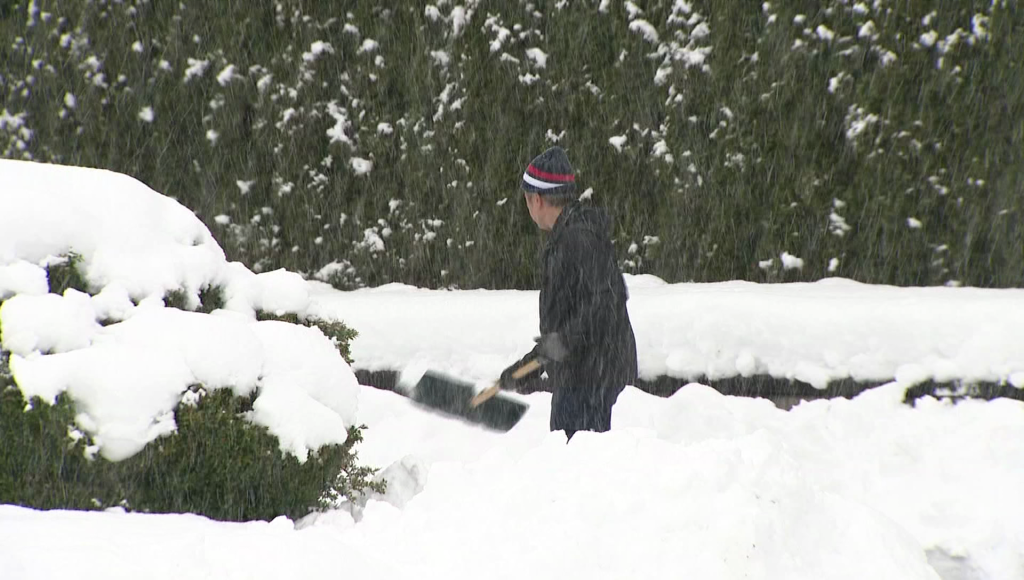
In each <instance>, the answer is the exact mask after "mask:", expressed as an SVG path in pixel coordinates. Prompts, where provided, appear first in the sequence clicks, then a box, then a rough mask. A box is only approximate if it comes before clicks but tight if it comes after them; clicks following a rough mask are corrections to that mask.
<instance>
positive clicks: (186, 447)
mask: <svg viewBox="0 0 1024 580" xmlns="http://www.w3.org/2000/svg"><path fill="white" fill-rule="evenodd" d="M193 392H195V393H197V394H198V393H202V392H203V391H202V389H200V388H198V387H196V388H194V389H193ZM250 406H251V401H250V400H249V399H248V398H244V397H235V396H233V395H232V394H231V392H230V391H229V390H225V389H221V390H216V391H213V392H212V393H209V394H205V395H203V396H201V397H198V403H195V404H187V403H182V404H181V405H179V406H178V408H177V409H176V410H175V421H176V423H177V427H178V428H177V432H176V433H174V434H172V435H170V436H167V437H162V438H160V439H157V440H156V441H153V442H151V443H150V444H149V445H148V446H146V447H145V448H144V449H143V450H142V451H141V452H139V453H138V454H136V455H134V456H132V457H130V458H128V459H126V460H124V461H120V462H116V463H115V462H110V461H107V460H106V459H104V458H102V456H99V455H96V454H95V448H94V447H91V444H92V442H91V440H90V438H89V437H88V436H86V435H84V434H82V433H81V432H80V431H78V430H77V429H76V428H75V427H74V415H75V410H74V405H73V403H72V402H71V401H70V400H69V399H68V398H67V397H66V396H64V395H61V396H60V397H58V399H57V401H56V402H55V404H53V405H50V404H47V403H46V402H44V401H42V400H40V399H38V398H34V399H33V400H32V401H31V402H30V403H28V404H27V403H26V402H25V400H24V398H23V397H22V395H21V391H20V390H19V389H18V388H17V387H13V386H9V387H6V388H3V390H2V391H0V440H2V441H4V445H3V446H0V503H10V504H19V505H25V506H30V507H35V508H41V509H48V508H68V509H97V508H104V507H109V506H115V505H119V506H123V507H126V508H127V509H130V510H134V511H142V512H155V513H164V512H176V513H178V512H189V513H197V514H202V515H205V516H207V517H210V518H213V519H218V520H232V521H246V520H253V519H263V520H269V519H273V518H275V517H277V516H279V515H285V516H288V517H290V518H293V519H294V518H298V517H302V516H304V515H306V514H308V513H309V512H310V511H312V510H317V509H322V508H324V507H327V506H328V505H329V504H330V503H331V502H333V501H335V500H337V499H338V498H339V497H342V496H344V497H348V498H356V497H358V496H359V495H360V494H362V493H364V492H367V491H383V484H382V483H380V482H374V481H372V480H371V478H372V476H373V474H374V470H373V469H371V468H369V467H365V466H362V465H359V464H358V463H357V455H356V452H355V446H356V445H357V444H358V443H359V442H360V441H361V440H362V436H361V429H360V428H358V427H354V426H353V427H351V428H349V432H348V440H347V441H346V442H345V443H344V444H343V445H328V446H324V447H322V448H321V449H319V450H318V451H316V452H315V453H311V454H310V456H309V458H308V459H307V460H306V461H305V462H304V463H300V462H299V461H298V459H297V458H295V457H294V456H293V455H290V454H283V453H282V452H281V451H280V449H279V446H278V440H277V438H276V437H274V436H273V435H271V434H270V433H269V432H268V431H267V430H266V428H264V427H260V426H256V425H253V424H252V423H250V422H249V421H248V420H246V419H245V417H244V415H245V413H246V411H248V410H250Z"/></svg>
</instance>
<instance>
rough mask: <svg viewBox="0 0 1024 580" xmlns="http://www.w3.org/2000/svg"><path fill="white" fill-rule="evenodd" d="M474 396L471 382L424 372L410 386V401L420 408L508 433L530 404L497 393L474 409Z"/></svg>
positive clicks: (474, 391)
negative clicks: (411, 386)
mask: <svg viewBox="0 0 1024 580" xmlns="http://www.w3.org/2000/svg"><path fill="white" fill-rule="evenodd" d="M474 395H476V389H475V386H474V384H473V383H470V382H468V381H463V380H459V379H456V378H454V377H450V376H448V375H444V374H441V373H437V372H434V371H427V372H426V373H424V374H423V376H422V377H421V378H420V380H419V381H418V382H417V383H416V386H415V387H413V389H412V391H411V393H410V398H411V399H412V400H413V401H415V402H416V403H419V404H420V405H422V406H424V407H427V408H429V409H432V410H436V411H440V412H441V413H444V414H445V415H449V416H451V417H456V418H460V419H463V420H465V421H469V422H470V423H474V424H477V425H482V426H484V427H487V428H489V429H493V430H495V431H508V430H509V429H511V428H512V427H514V426H515V425H516V423H518V422H519V420H520V419H522V418H523V415H524V414H525V413H526V410H527V409H529V405H527V404H526V403H523V402H522V401H517V400H515V399H513V398H512V397H509V396H508V395H504V394H502V393H498V394H497V395H495V396H493V397H491V398H490V399H488V400H486V401H484V402H483V403H481V404H480V405H479V406H477V407H472V406H471V405H470V404H469V402H470V401H471V400H472V399H473V396H474Z"/></svg>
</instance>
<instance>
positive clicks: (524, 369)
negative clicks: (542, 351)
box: [469, 359, 540, 409]
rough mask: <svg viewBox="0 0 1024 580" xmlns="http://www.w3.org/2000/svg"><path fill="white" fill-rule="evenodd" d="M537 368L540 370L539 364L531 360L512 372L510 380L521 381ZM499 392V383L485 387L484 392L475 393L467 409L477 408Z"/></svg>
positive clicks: (535, 360)
mask: <svg viewBox="0 0 1024 580" xmlns="http://www.w3.org/2000/svg"><path fill="white" fill-rule="evenodd" d="M539 368H540V363H539V362H538V361H537V359H533V360H531V361H530V362H528V363H526V364H524V365H523V366H521V367H519V368H517V369H516V370H515V371H513V372H512V378H513V379H521V378H523V377H525V376H526V375H528V374H530V373H532V372H533V371H535V370H537V369H539ZM500 390H501V383H500V382H495V383H494V384H493V385H491V386H489V387H487V388H486V389H484V390H482V391H480V392H479V393H477V394H476V396H475V397H473V398H472V399H471V400H470V401H469V407H470V408H471V409H475V408H477V407H479V406H480V405H481V404H483V403H484V402H485V401H487V400H488V399H490V398H491V397H493V396H494V395H497V394H498V391H500Z"/></svg>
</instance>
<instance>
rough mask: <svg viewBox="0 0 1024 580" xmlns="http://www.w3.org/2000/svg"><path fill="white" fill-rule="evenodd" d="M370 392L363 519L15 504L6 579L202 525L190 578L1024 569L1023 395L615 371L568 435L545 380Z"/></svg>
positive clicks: (147, 555) (128, 553) (97, 564)
mask: <svg viewBox="0 0 1024 580" xmlns="http://www.w3.org/2000/svg"><path fill="white" fill-rule="evenodd" d="M364 389H366V392H365V393H363V395H365V396H364V397H363V398H362V404H361V406H360V414H359V418H360V420H361V421H363V422H366V423H367V424H368V425H369V429H367V430H366V432H365V435H366V440H365V441H364V443H363V444H362V445H360V456H361V459H362V460H363V461H366V462H369V463H371V464H375V465H386V464H388V463H391V467H390V468H389V469H387V470H386V472H387V474H388V475H389V476H390V477H392V478H394V479H395V481H396V482H397V483H398V485H396V486H395V488H394V489H393V490H392V491H391V492H390V494H389V496H388V497H383V498H381V499H380V500H378V501H370V502H369V504H368V505H367V506H366V508H365V509H364V510H363V511H362V512H361V514H360V515H361V519H360V520H359V522H358V523H355V522H354V521H353V520H352V518H351V517H350V516H349V515H348V514H347V513H346V512H343V511H336V512H328V513H326V514H323V515H321V516H319V517H316V518H309V519H308V520H305V521H304V522H303V525H300V526H297V527H296V528H293V526H291V525H290V522H287V521H286V520H284V519H283V518H279V519H278V520H275V521H274V522H273V523H271V524H263V523H260V524H214V523H212V522H208V521H206V520H203V519H201V518H194V517H189V516H173V515H172V516H142V515H138V514H129V515H124V514H115V513H102V514H69V513H67V512H30V511H29V510H23V509H21V508H13V507H7V508H0V558H6V561H8V562H10V563H11V564H10V566H11V567H10V569H12V570H15V571H16V572H17V571H20V570H24V571H25V573H24V574H23V575H18V574H17V573H16V574H15V575H14V577H15V578H20V577H28V576H29V572H31V576H32V577H39V576H40V575H42V576H47V577H64V576H67V575H70V574H72V573H75V575H76V577H77V576H79V575H80V574H81V573H83V572H85V576H84V577H85V578H90V577H93V576H90V575H89V573H91V571H93V570H101V569H102V570H103V571H104V572H105V573H106V574H111V573H116V574H121V573H124V574H125V575H131V573H133V572H134V571H137V570H140V569H142V568H141V567H142V566H144V565H152V561H151V559H152V558H156V560H155V561H162V560H164V559H166V558H167V556H166V554H177V553H182V552H181V550H186V551H188V550H189V548H188V547H187V546H184V547H183V546H180V545H179V543H180V542H187V541H188V542H194V541H196V540H195V539H196V538H203V539H204V542H207V543H206V544H205V545H208V546H215V547H212V548H209V549H207V550H205V551H203V552H202V553H198V554H194V556H195V557H190V558H187V559H185V560H184V561H183V562H178V560H175V562H176V564H177V565H179V566H181V568H180V570H184V571H186V575H188V576H190V577H191V576H205V575H210V576H223V575H226V574H227V575H231V574H233V575H238V576H244V577H249V578H270V577H277V576H278V575H280V574H281V573H283V572H282V570H287V571H292V570H293V571H294V573H295V574H297V575H300V576H301V577H302V578H305V579H307V580H308V579H316V578H327V577H333V576H335V575H336V574H337V568H336V567H334V566H330V565H326V564H323V562H325V561H328V562H337V561H338V560H337V558H336V557H335V556H336V555H337V554H342V555H346V554H358V558H357V560H356V561H355V562H356V564H355V565H356V566H365V568H359V569H360V570H364V571H365V572H367V573H369V576H370V577H375V578H378V577H383V578H392V577H406V578H411V577H417V578H419V577H429V578H448V579H451V580H459V579H463V578H466V579H469V578H479V577H481V575H483V576H486V577H488V578H523V577H529V578H566V577H572V578H575V577H588V578H625V577H629V578H661V577H666V576H673V577H675V576H678V577H697V578H754V579H757V578H762V579H766V580H768V579H776V578H792V579H812V578H838V579H841V578H879V579H890V578H891V579H894V580H895V579H898V580H906V579H918V578H920V579H932V580H934V579H937V578H939V576H938V575H937V574H936V569H939V568H941V569H942V570H943V571H944V572H945V574H948V575H946V576H943V577H944V578H991V579H1000V580H1001V579H1003V578H1016V577H1018V576H1019V575H1020V574H1019V572H1020V570H1022V569H1024V549H1022V548H1021V546H1024V505H1022V504H1021V503H1020V502H1013V501H1010V500H1008V498H1012V497H1014V493H1015V492H1016V490H1018V489H1019V488H1020V486H1021V485H1022V484H1024V468H1022V467H1021V466H1024V405H1022V404H1021V403H1019V402H1016V401H995V402H983V401H964V402H962V403H960V404H957V405H952V404H950V403H947V402H939V401H935V400H933V399H927V398H926V399H922V400H921V401H919V403H918V407H917V408H911V407H908V406H905V405H902V404H901V403H900V402H899V398H900V395H901V389H900V387H899V385H895V384H893V385H889V386H886V387H881V388H879V389H875V390H872V391H869V392H867V393H865V394H863V395H861V396H859V397H857V398H856V399H854V400H845V399H836V400H822V401H816V402H813V403H804V404H801V405H798V406H797V407H795V408H794V409H793V410H792V411H790V412H785V411H781V410H779V409H777V408H775V407H774V406H773V405H772V404H771V403H769V402H768V401H763V400H756V399H748V398H740V397H725V396H722V395H720V394H719V393H717V392H716V391H714V390H712V389H710V388H707V387H704V386H701V385H695V384H694V385H689V386H687V387H685V388H684V389H682V390H680V391H679V392H678V393H676V394H675V395H674V396H672V397H670V398H668V399H660V398H657V397H653V396H650V395H647V394H645V393H642V392H640V391H638V390H636V389H633V388H628V389H627V390H626V391H624V392H623V394H622V396H621V397H620V400H619V403H618V404H617V405H616V408H615V414H614V416H613V430H612V432H610V433H606V434H600V435H598V434H592V433H579V434H577V436H576V437H574V438H573V440H572V441H571V442H569V444H568V445H566V442H565V438H564V436H562V435H561V434H559V433H554V434H552V433H548V432H547V429H546V419H547V413H548V411H549V401H550V396H549V395H548V394H546V393H536V394H532V395H528V396H523V397H521V398H523V399H524V400H526V401H528V402H529V403H530V405H531V408H530V411H529V412H528V413H527V415H526V417H524V420H523V421H522V422H521V423H520V424H519V425H517V426H516V427H515V428H514V429H513V430H512V431H510V432H508V433H506V434H496V433H491V432H487V431H483V430H481V429H479V428H476V427H473V426H470V425H468V424H465V423H461V422H459V421H453V420H450V419H445V418H443V417H440V416H437V415H434V414H430V413H425V412H424V411H423V410H422V409H420V408H419V407H417V406H416V405H415V404H413V403H412V402H410V401H409V400H408V399H406V398H404V397H401V396H399V395H396V394H394V393H388V392H382V391H375V390H373V389H370V388H365V387H364ZM399 506H400V507H399ZM15 529H16V530H18V533H14V532H13V531H11V530H15ZM5 530H6V531H7V532H6V534H5ZM44 534H45V536H44ZM44 537H45V538H46V539H45V540H43V539H42V538H44ZM156 546H158V547H159V549H161V550H162V552H161V553H162V554H165V556H163V557H161V556H159V555H157V554H154V552H153V550H155V549H157V548H155V547H156ZM300 546H302V547H300ZM42 549H49V550H51V551H58V552H60V553H62V554H65V556H66V557H64V558H60V559H45V558H41V557H40V550H42ZM304 550H310V551H309V552H306V551H304ZM188 553H190V554H192V553H193V552H191V551H189V552H188ZM239 554H246V555H247V558H240V557H239ZM254 554H255V555H254ZM325 554H330V555H332V557H330V558H325ZM288 565H291V566H294V569H287V568H285V566H288ZM225 567H227V568H225ZM162 570H163V568H162V567H160V566H155V567H154V571H153V572H152V574H157V576H156V577H160V576H159V574H160V573H163V572H162Z"/></svg>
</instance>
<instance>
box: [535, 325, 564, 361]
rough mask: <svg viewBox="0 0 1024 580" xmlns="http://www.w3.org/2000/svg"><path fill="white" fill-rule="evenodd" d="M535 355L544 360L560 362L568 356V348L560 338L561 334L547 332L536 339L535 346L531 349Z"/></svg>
mask: <svg viewBox="0 0 1024 580" xmlns="http://www.w3.org/2000/svg"><path fill="white" fill-rule="evenodd" d="M533 350H534V351H535V352H536V354H537V356H538V357H540V358H541V359H542V360H541V362H544V360H549V361H555V362H562V361H564V360H565V359H566V358H568V357H569V349H568V348H567V347H566V346H565V341H563V340H562V335H560V334H558V333H557V332H549V333H547V334H545V335H544V336H542V337H540V338H539V339H538V340H537V346H536V347H535V348H534V349H533Z"/></svg>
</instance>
